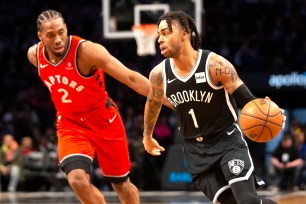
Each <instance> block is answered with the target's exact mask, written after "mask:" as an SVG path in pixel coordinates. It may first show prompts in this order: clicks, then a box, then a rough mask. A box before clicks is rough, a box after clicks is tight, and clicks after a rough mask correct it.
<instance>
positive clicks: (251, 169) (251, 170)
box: [228, 123, 254, 185]
mask: <svg viewBox="0 0 306 204" xmlns="http://www.w3.org/2000/svg"><path fill="white" fill-rule="evenodd" d="M235 125H236V127H237V129H238V130H239V132H240V134H241V139H242V141H243V142H244V143H245V145H246V146H248V144H247V142H246V141H245V140H244V139H243V134H242V131H241V129H240V127H239V125H237V124H236V123H235ZM248 155H249V159H250V162H251V168H250V169H249V171H248V173H247V174H246V175H245V176H243V177H240V178H235V179H232V180H230V181H229V182H228V183H229V185H232V184H233V183H236V182H239V181H245V180H248V179H249V178H250V176H251V174H252V172H253V171H254V164H253V160H252V157H251V154H250V151H249V150H248Z"/></svg>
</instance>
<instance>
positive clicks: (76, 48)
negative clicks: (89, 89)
mask: <svg viewBox="0 0 306 204" xmlns="http://www.w3.org/2000/svg"><path fill="white" fill-rule="evenodd" d="M85 41H86V40H84V39H82V40H80V41H79V42H78V45H77V46H76V47H75V53H74V64H75V70H76V72H77V73H78V75H79V76H80V77H81V78H83V79H90V78H92V77H94V75H92V76H88V77H86V76H83V75H82V74H81V73H80V71H79V68H78V63H77V59H78V56H77V54H78V50H79V46H80V44H81V43H83V42H85Z"/></svg>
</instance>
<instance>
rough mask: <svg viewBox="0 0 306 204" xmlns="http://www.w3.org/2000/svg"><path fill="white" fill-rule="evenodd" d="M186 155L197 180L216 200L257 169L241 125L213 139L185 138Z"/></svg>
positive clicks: (210, 196)
mask: <svg viewBox="0 0 306 204" xmlns="http://www.w3.org/2000/svg"><path fill="white" fill-rule="evenodd" d="M199 141H200V140H199ZM184 156H185V160H186V164H187V169H188V171H189V173H190V174H191V176H192V179H193V182H194V183H195V184H196V185H197V186H198V187H199V188H200V190H201V191H203V193H204V194H205V195H206V196H207V197H208V198H209V199H210V200H213V201H216V200H217V198H218V196H219V195H220V194H221V193H222V192H224V191H225V190H226V189H229V188H230V185H231V184H232V183H235V182H239V181H244V180H248V179H249V177H250V176H251V175H252V174H253V171H254V165H253V161H252V158H251V155H250V152H249V150H248V147H247V143H246V141H245V140H244V138H243V134H242V132H241V130H240V128H239V126H238V125H237V124H233V125H232V126H230V127H229V128H227V129H225V130H224V131H223V132H222V133H220V134H218V135H216V136H215V137H214V138H211V139H209V140H205V138H204V139H203V141H200V142H197V140H194V141H191V140H185V141H184ZM261 184H264V183H263V182H262V183H261Z"/></svg>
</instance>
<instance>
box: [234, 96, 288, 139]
mask: <svg viewBox="0 0 306 204" xmlns="http://www.w3.org/2000/svg"><path fill="white" fill-rule="evenodd" d="M282 125H283V114H282V111H281V109H280V108H279V107H278V105H277V104H276V103H274V102H273V101H271V100H270V99H269V98H256V99H254V100H252V101H250V102H248V103H247V104H246V105H245V106H244V107H243V108H242V110H241V113H240V127H241V130H242V132H243V133H244V134H245V135H246V136H247V137H248V138H249V139H250V140H252V141H254V142H267V141H270V140H272V139H273V138H274V137H276V136H277V135H278V133H279V132H280V131H281V130H282Z"/></svg>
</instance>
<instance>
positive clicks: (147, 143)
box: [142, 136, 165, 156]
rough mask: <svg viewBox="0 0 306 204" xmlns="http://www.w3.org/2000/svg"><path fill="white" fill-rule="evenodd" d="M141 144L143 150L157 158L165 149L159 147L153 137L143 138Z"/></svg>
mask: <svg viewBox="0 0 306 204" xmlns="http://www.w3.org/2000/svg"><path fill="white" fill-rule="evenodd" d="M142 143H143V145H144V149H145V150H146V151H147V152H148V153H149V154H152V155H153V156H159V155H161V152H163V151H165V148H163V147H162V146H160V145H159V144H158V142H157V141H156V140H155V139H154V138H153V137H150V136H144V137H143V140H142Z"/></svg>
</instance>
